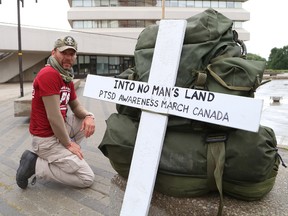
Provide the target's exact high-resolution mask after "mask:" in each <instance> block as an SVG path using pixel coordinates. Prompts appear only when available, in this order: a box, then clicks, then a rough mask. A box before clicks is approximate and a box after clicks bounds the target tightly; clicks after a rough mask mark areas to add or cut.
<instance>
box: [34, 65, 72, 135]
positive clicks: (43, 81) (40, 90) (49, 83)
mask: <svg viewBox="0 0 288 216" xmlns="http://www.w3.org/2000/svg"><path fill="white" fill-rule="evenodd" d="M49 95H60V101H59V109H60V111H61V113H62V116H63V118H64V120H65V118H66V114H67V110H68V103H69V101H73V100H75V99H76V98H77V95H76V92H75V88H74V83H73V82H70V83H65V82H64V81H63V79H62V77H61V75H60V73H59V72H58V71H57V70H55V69H54V68H52V67H50V66H46V67H44V68H43V69H42V70H40V72H39V73H38V74H37V76H36V78H35V79H34V82H33V90H32V109H31V118H30V127H29V130H30V133H31V134H32V135H34V136H40V137H49V136H53V135H54V133H53V131H52V128H51V126H50V123H49V121H48V119H47V115H46V110H45V107H44V103H43V100H42V97H43V96H49Z"/></svg>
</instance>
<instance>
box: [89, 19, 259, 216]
mask: <svg viewBox="0 0 288 216" xmlns="http://www.w3.org/2000/svg"><path fill="white" fill-rule="evenodd" d="M185 29H186V20H161V21H160V25H159V31H158V35H157V40H156V45H155V49H154V54H153V61H152V65H151V69H150V75H149V80H148V83H143V82H136V81H131V80H121V79H114V78H109V77H102V76H96V75H88V77H87V80H86V85H85V88H84V96H87V97H91V98H95V99H100V100H105V101H109V102H115V103H118V104H123V105H128V106H133V107H137V108H141V109H142V114H141V119H140V123H139V128H138V133H137V139H136V143H135V147H134V152H133V157H132V162H131V167H130V172H129V177H128V182H127V187H126V191H125V195H124V200H123V204H122V208H121V216H135V215H137V216H145V215H148V212H149V207H150V202H151V198H152V194H153V189H154V184H155V180H156V175H157V170H158V165H159V160H160V157H161V151H162V145H163V141H164V138H165V133H166V128H167V122H168V114H171V115H178V116H182V117H186V118H191V119H196V120H200V121H205V122H210V123H214V124H219V125H225V126H229V127H234V128H239V129H244V130H249V131H254V132H256V131H258V128H259V123H260V117H261V110H262V105H263V101H262V100H255V99H252V98H247V97H239V96H232V95H225V94H220V93H212V92H207V91H206V92H204V91H199V90H193V89H184V88H179V87H174V85H175V82H176V77H177V71H178V66H179V61H180V56H181V51H182V45H183V40H184V35H185ZM191 60H192V59H191ZM228 102H229V103H228ZM239 104H241V107H239Z"/></svg>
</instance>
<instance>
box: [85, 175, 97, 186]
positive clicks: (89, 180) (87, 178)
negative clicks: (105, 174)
mask: <svg viewBox="0 0 288 216" xmlns="http://www.w3.org/2000/svg"><path fill="white" fill-rule="evenodd" d="M94 179H95V175H94V173H90V174H89V175H86V176H85V178H84V179H83V188H85V187H91V186H92V185H93V183H94Z"/></svg>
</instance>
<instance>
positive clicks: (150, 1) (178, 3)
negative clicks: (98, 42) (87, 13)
mask: <svg viewBox="0 0 288 216" xmlns="http://www.w3.org/2000/svg"><path fill="white" fill-rule="evenodd" d="M165 6H166V7H195V8H202V7H203V8H207V7H212V8H242V2H239V1H237V0H235V1H227V0H222V1H217V0H210V1H209V0H208V1H203V0H202V1H196V0H195V1H194V0H166V1H165ZM72 7H162V1H161V0H72Z"/></svg>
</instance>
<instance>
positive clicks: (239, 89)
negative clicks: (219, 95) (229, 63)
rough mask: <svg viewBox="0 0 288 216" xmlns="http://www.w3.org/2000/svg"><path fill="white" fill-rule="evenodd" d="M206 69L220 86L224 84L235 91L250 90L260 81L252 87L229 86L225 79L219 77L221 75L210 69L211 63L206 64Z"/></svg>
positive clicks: (257, 84)
mask: <svg viewBox="0 0 288 216" xmlns="http://www.w3.org/2000/svg"><path fill="white" fill-rule="evenodd" d="M207 70H208V71H209V73H210V74H211V76H212V77H213V78H214V79H215V80H216V81H217V82H218V83H220V84H221V85H222V86H224V87H225V88H227V89H230V90H236V91H251V90H254V89H256V88H257V87H258V86H259V85H260V83H255V86H252V87H246V86H229V85H227V84H226V83H225V81H224V80H223V79H221V77H219V76H218V74H216V73H215V72H214V71H213V70H212V69H211V64H210V65H208V66H207Z"/></svg>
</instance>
